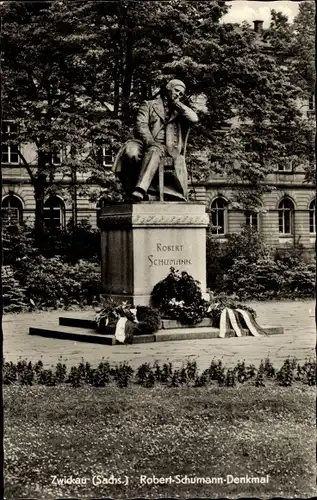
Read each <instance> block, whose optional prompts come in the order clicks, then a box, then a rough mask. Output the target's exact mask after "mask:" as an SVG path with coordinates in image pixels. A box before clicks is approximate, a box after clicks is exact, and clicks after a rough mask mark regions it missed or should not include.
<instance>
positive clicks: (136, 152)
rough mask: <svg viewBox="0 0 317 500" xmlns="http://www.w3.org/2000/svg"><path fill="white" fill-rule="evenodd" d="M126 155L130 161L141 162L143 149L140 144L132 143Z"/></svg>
mask: <svg viewBox="0 0 317 500" xmlns="http://www.w3.org/2000/svg"><path fill="white" fill-rule="evenodd" d="M125 155H126V156H127V157H128V158H129V159H130V160H139V159H140V157H141V148H140V146H139V144H135V143H130V144H127V145H126V148H125Z"/></svg>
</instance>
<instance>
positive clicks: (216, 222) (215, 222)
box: [211, 198, 228, 234]
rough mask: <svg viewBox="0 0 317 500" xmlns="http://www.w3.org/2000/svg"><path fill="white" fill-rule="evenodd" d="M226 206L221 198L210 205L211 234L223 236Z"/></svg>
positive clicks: (225, 226) (225, 224) (225, 225)
mask: <svg viewBox="0 0 317 500" xmlns="http://www.w3.org/2000/svg"><path fill="white" fill-rule="evenodd" d="M227 213H228V204H227V202H226V200H224V199H223V198H216V199H215V200H214V201H213V202H212V204H211V224H212V228H211V232H212V234H225V233H226V228H227Z"/></svg>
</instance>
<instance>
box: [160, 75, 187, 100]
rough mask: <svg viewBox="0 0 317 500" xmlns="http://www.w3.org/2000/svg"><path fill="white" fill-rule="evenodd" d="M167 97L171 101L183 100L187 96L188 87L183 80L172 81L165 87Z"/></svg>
mask: <svg viewBox="0 0 317 500" xmlns="http://www.w3.org/2000/svg"><path fill="white" fill-rule="evenodd" d="M165 89H166V95H167V97H168V98H169V99H170V100H171V101H175V100H176V99H182V97H184V94H185V90H186V85H185V83H183V82H182V81H181V80H176V79H175V80H171V81H170V82H168V84H167V85H166V87H165Z"/></svg>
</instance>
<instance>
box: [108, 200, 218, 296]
mask: <svg viewBox="0 0 317 500" xmlns="http://www.w3.org/2000/svg"><path fill="white" fill-rule="evenodd" d="M208 222H209V218H208V215H207V214H206V210H205V205H204V204H197V203H185V202H180V203H178V202H169V203H168V202H161V203H158V202H143V203H139V204H126V205H123V204H118V205H111V206H110V205H109V206H106V207H104V209H103V212H102V215H101V217H100V223H99V226H100V229H101V257H102V266H101V272H102V283H103V288H104V293H105V294H106V295H109V296H112V297H116V298H119V299H120V300H128V301H129V302H131V303H133V304H134V305H139V304H140V305H148V304H149V303H150V295H151V292H152V290H153V287H154V285H156V283H157V282H158V281H160V280H162V279H164V278H165V277H166V276H167V274H168V272H169V270H170V268H171V267H174V268H175V269H178V270H180V271H187V272H188V273H189V274H190V275H191V276H193V278H194V279H196V280H198V281H199V282H200V284H201V290H202V292H203V293H204V292H206V227H207V225H208Z"/></svg>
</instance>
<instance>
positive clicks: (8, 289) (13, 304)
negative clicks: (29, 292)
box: [2, 265, 31, 312]
mask: <svg viewBox="0 0 317 500" xmlns="http://www.w3.org/2000/svg"><path fill="white" fill-rule="evenodd" d="M2 280H3V281H2V282H3V286H2V300H3V307H4V310H5V311H6V312H20V311H25V310H27V309H28V308H29V307H30V306H31V304H30V302H29V301H28V300H27V297H26V293H25V288H24V287H22V286H21V284H20V282H19V281H18V280H17V279H16V278H15V276H14V270H13V268H12V266H8V265H7V266H3V268H2Z"/></svg>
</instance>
